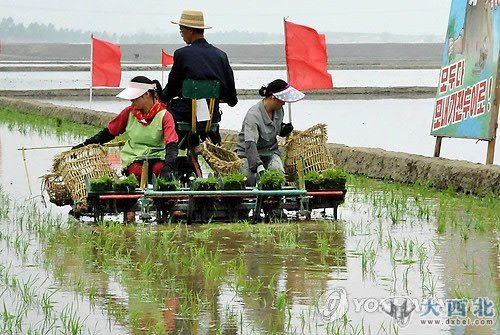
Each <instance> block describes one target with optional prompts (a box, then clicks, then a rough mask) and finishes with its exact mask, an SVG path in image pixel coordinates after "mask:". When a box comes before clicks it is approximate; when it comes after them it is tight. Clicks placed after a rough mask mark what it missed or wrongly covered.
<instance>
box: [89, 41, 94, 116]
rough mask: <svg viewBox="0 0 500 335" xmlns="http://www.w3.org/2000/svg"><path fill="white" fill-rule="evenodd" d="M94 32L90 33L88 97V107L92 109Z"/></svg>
mask: <svg viewBox="0 0 500 335" xmlns="http://www.w3.org/2000/svg"><path fill="white" fill-rule="evenodd" d="M93 42H94V34H90V97H89V105H90V109H92V68H93V66H92V64H93V63H92V62H93V58H92V57H93V55H94V43H93Z"/></svg>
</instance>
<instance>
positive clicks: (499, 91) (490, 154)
mask: <svg viewBox="0 0 500 335" xmlns="http://www.w3.org/2000/svg"><path fill="white" fill-rule="evenodd" d="M498 79H500V78H497V84H498ZM499 101H500V85H497V87H496V89H495V103H494V105H493V111H492V113H493V115H492V116H491V118H492V121H491V122H493V137H492V139H491V140H490V141H488V151H487V153H486V164H487V165H491V164H493V160H494V158H495V145H496V138H497V129H498V115H499V113H500V111H499V110H500V103H499Z"/></svg>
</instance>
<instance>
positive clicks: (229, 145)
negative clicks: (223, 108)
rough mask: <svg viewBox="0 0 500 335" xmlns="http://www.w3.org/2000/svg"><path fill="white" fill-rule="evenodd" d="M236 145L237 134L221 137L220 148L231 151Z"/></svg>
mask: <svg viewBox="0 0 500 335" xmlns="http://www.w3.org/2000/svg"><path fill="white" fill-rule="evenodd" d="M236 143H238V133H226V134H224V135H223V137H222V141H221V147H223V148H224V149H227V150H233V148H234V146H235V145H236Z"/></svg>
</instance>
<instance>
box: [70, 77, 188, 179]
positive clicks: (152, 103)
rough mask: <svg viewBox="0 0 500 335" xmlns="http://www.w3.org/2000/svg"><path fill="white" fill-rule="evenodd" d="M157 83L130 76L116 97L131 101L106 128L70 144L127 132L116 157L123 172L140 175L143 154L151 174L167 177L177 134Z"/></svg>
mask: <svg viewBox="0 0 500 335" xmlns="http://www.w3.org/2000/svg"><path fill="white" fill-rule="evenodd" d="M160 93H161V85H160V83H159V81H158V80H150V79H149V78H147V77H144V76H137V77H135V78H133V79H132V80H131V81H130V82H129V83H128V85H127V88H125V89H124V90H123V91H121V92H120V93H119V94H118V95H117V97H118V98H121V99H125V100H130V101H131V102H132V104H131V105H130V106H128V107H126V108H125V109H124V110H122V111H121V112H120V114H118V115H117V116H116V117H115V118H114V119H113V120H111V121H110V122H109V124H108V126H107V127H106V128H104V129H103V130H101V131H100V132H99V133H97V134H96V135H94V136H92V137H90V138H88V139H86V140H85V141H84V142H83V143H81V144H78V145H76V146H74V147H73V149H77V148H80V147H82V146H85V145H88V144H93V143H98V144H103V143H106V142H109V141H111V140H112V139H114V138H115V137H116V136H118V135H120V134H122V133H124V132H127V135H128V136H127V137H128V139H127V141H126V142H125V145H124V146H123V148H122V149H121V150H120V158H121V163H122V167H123V168H124V171H125V174H127V175H130V174H134V175H135V176H136V177H137V180H140V178H141V172H142V163H143V161H144V157H147V158H148V160H149V162H150V167H151V171H152V173H154V174H156V175H161V176H162V177H164V178H167V177H168V178H169V177H170V176H171V174H172V172H173V170H174V165H175V160H176V158H177V153H178V148H177V142H178V137H177V133H176V132H175V123H174V118H173V117H172V115H171V114H170V112H169V111H167V109H166V106H165V104H164V103H162V102H161V101H160V100H159V98H158V96H159V94H160Z"/></svg>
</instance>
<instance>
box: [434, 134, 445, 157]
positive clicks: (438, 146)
mask: <svg viewBox="0 0 500 335" xmlns="http://www.w3.org/2000/svg"><path fill="white" fill-rule="evenodd" d="M442 142H443V137H442V136H436V144H435V145H434V157H439V155H441V143H442Z"/></svg>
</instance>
